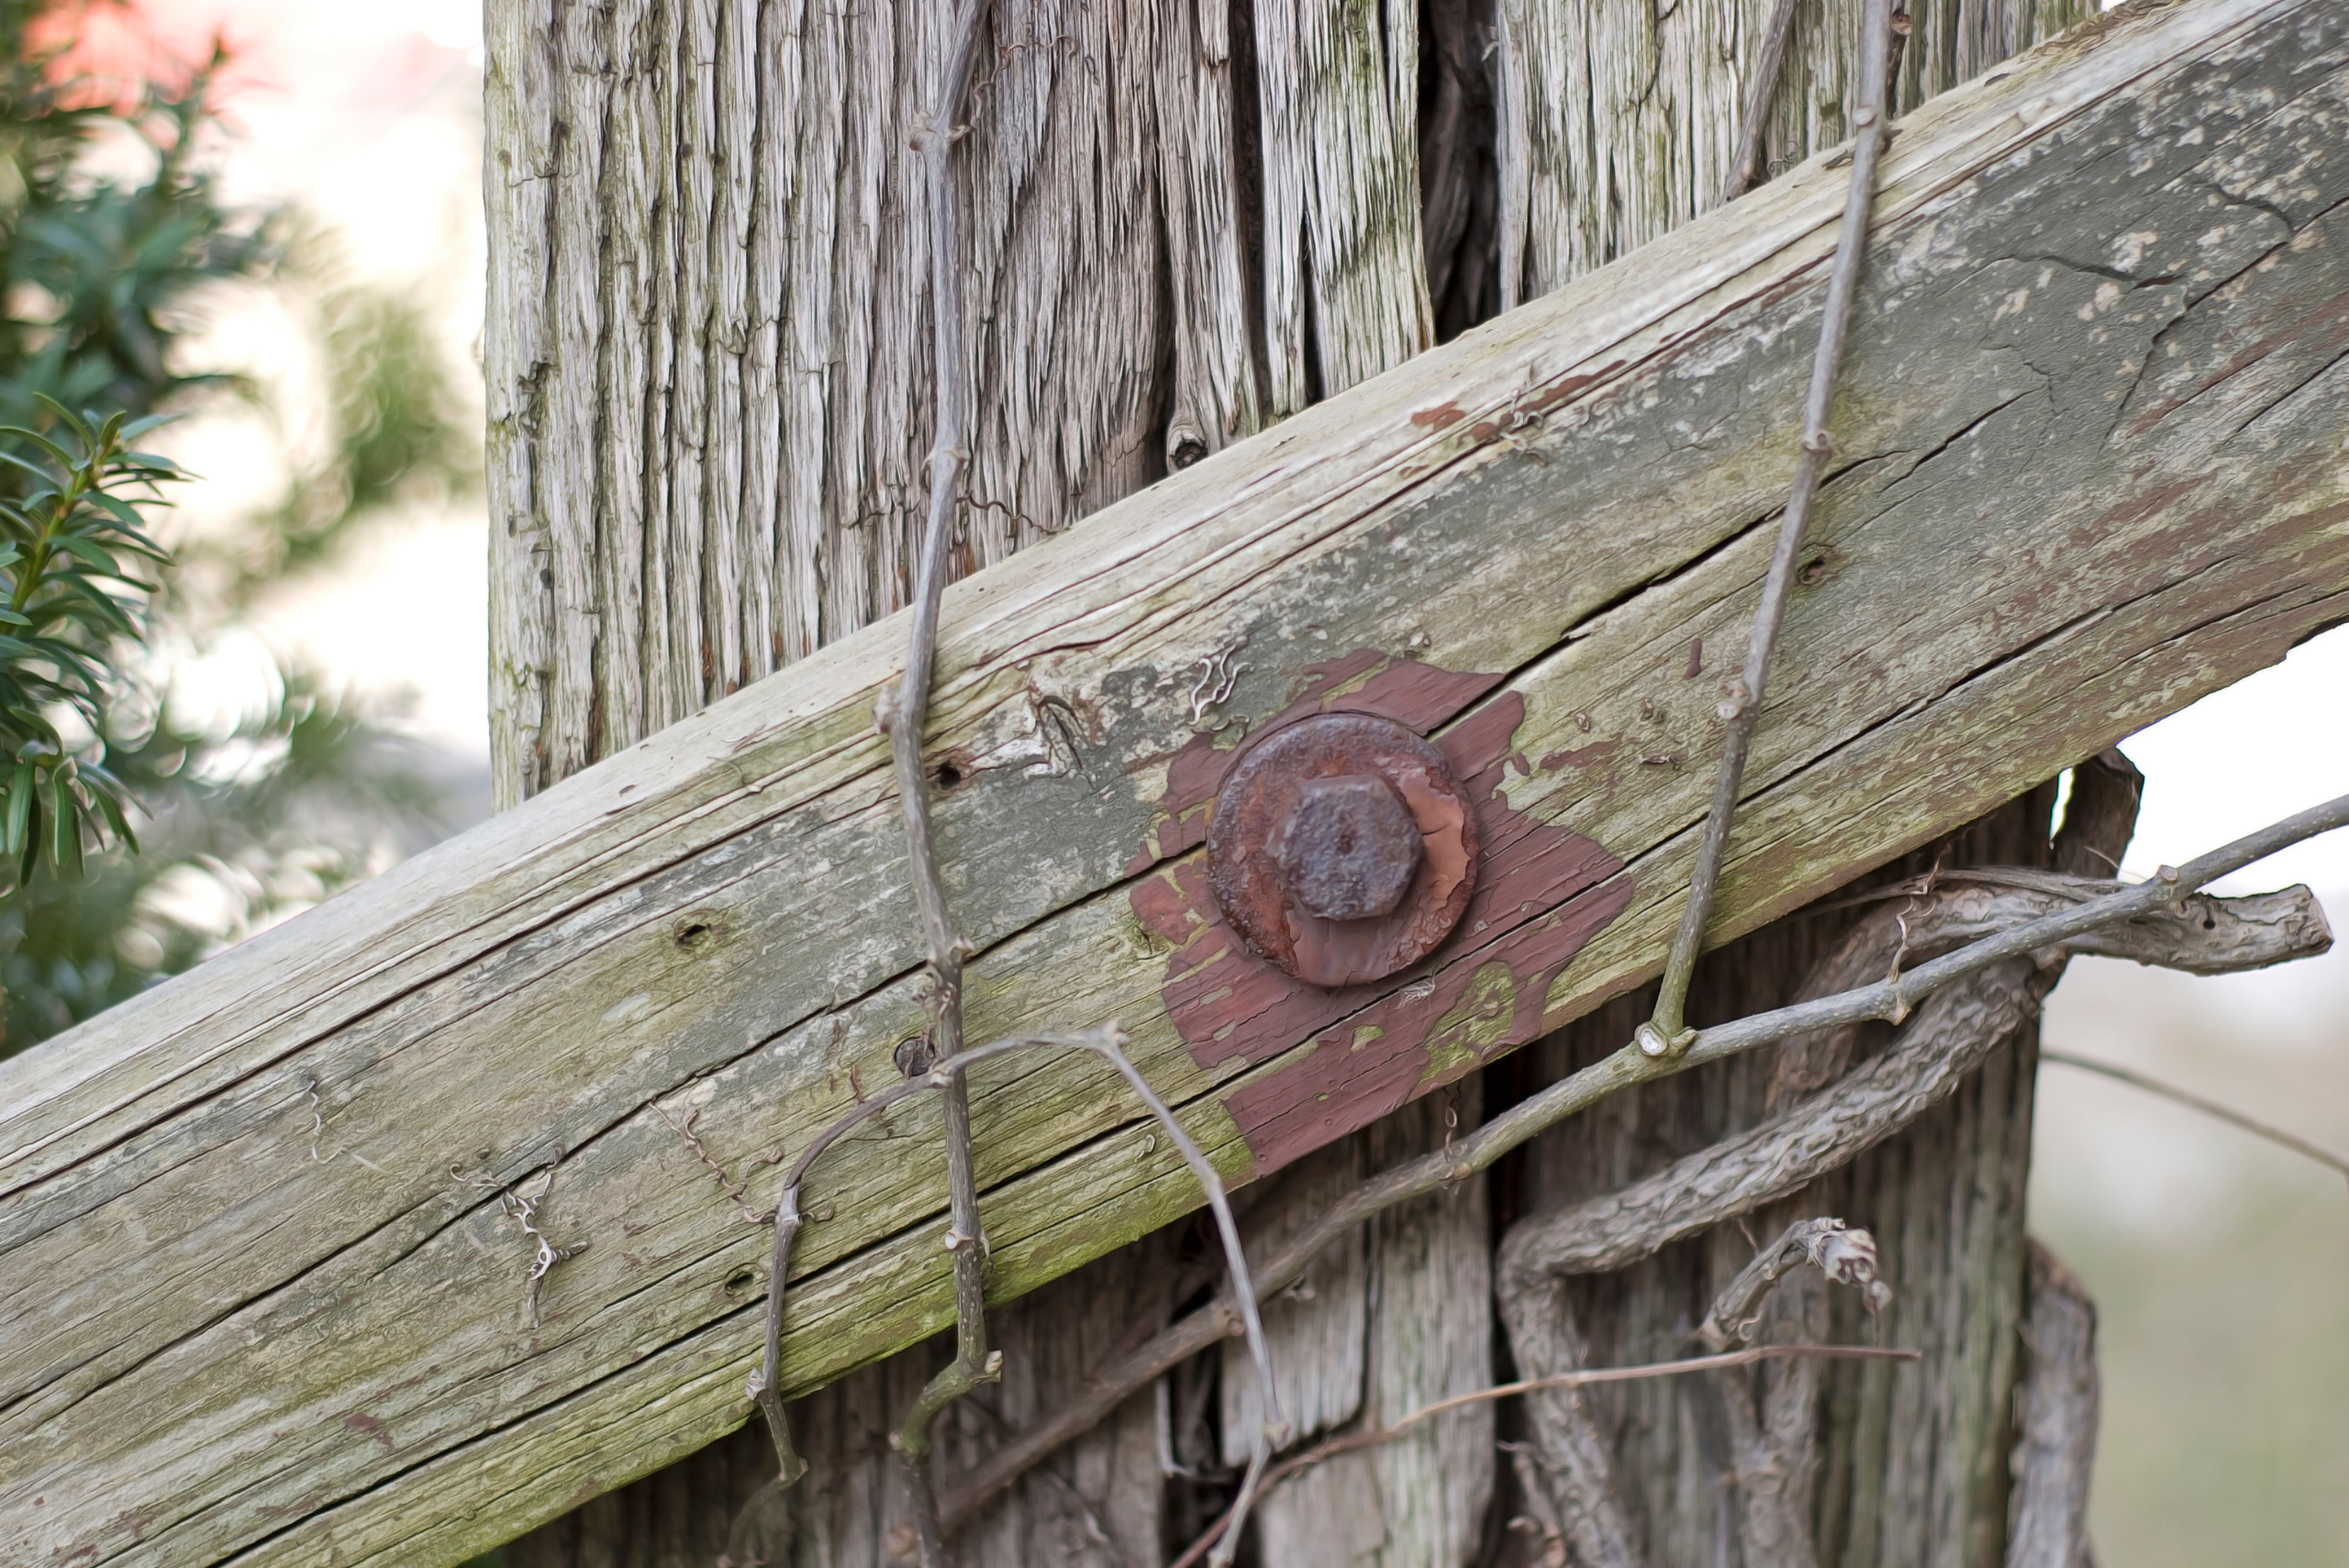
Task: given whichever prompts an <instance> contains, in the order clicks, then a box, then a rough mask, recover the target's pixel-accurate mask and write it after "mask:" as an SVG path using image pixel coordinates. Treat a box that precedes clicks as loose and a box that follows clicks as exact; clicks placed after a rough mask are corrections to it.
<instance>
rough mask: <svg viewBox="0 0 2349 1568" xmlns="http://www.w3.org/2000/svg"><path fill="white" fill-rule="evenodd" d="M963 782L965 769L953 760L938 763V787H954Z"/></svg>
mask: <svg viewBox="0 0 2349 1568" xmlns="http://www.w3.org/2000/svg"><path fill="white" fill-rule="evenodd" d="M962 782H963V770H962V769H960V768H958V767H956V766H955V765H954V764H953V763H952V762H941V763H939V764H938V787H939V788H941V789H952V788H954V787H955V786H956V785H958V784H961V783H962Z"/></svg>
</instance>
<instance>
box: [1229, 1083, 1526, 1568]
mask: <svg viewBox="0 0 2349 1568" xmlns="http://www.w3.org/2000/svg"><path fill="white" fill-rule="evenodd" d="M1479 1089H1480V1085H1479V1084H1478V1082H1477V1080H1476V1079H1475V1078H1473V1077H1472V1078H1467V1079H1464V1080H1462V1081H1461V1082H1460V1083H1458V1084H1453V1086H1451V1087H1450V1088H1448V1089H1446V1090H1445V1091H1444V1092H1443V1093H1442V1094H1439V1095H1430V1096H1429V1097H1427V1098H1426V1099H1422V1100H1419V1101H1415V1102H1414V1103H1413V1104H1411V1105H1409V1106H1405V1107H1404V1108H1403V1109H1402V1110H1400V1111H1397V1112H1396V1113H1395V1114H1394V1115H1393V1116H1390V1117H1387V1118H1383V1119H1382V1120H1380V1121H1378V1122H1377V1123H1375V1124H1374V1125H1373V1126H1372V1127H1370V1128H1369V1129H1366V1130H1365V1131H1364V1132H1362V1133H1359V1134H1357V1135H1356V1136H1355V1137H1353V1138H1351V1139H1348V1140H1344V1141H1343V1142H1342V1143H1341V1144H1338V1145H1333V1146H1331V1147H1330V1148H1328V1149H1324V1150H1321V1151H1318V1152H1316V1153H1314V1154H1311V1155H1308V1156H1307V1158H1306V1159H1305V1160H1303V1161H1300V1162H1298V1163H1297V1166H1296V1167H1293V1168H1292V1172H1293V1173H1290V1174H1287V1175H1286V1178H1285V1179H1284V1180H1283V1181H1282V1182H1281V1183H1280V1184H1279V1188H1278V1191H1277V1193H1276V1195H1275V1197H1274V1198H1273V1199H1272V1200H1271V1201H1268V1202H1267V1203H1265V1204H1264V1205H1261V1206H1258V1207H1256V1208H1254V1209H1252V1211H1251V1213H1250V1215H1249V1221H1248V1233H1249V1237H1250V1243H1251V1245H1252V1246H1255V1245H1258V1244H1260V1243H1259V1242H1258V1240H1257V1239H1258V1238H1259V1237H1262V1238H1264V1242H1265V1243H1269V1242H1270V1241H1271V1240H1274V1239H1275V1238H1276V1237H1278V1236H1280V1235H1281V1234H1283V1233H1285V1232H1286V1231H1288V1230H1291V1229H1294V1225H1295V1222H1296V1221H1297V1220H1301V1219H1305V1218H1311V1217H1312V1216H1313V1215H1315V1214H1318V1213H1319V1212H1322V1211H1324V1210H1326V1208H1327V1207H1328V1206H1329V1204H1330V1201H1331V1199H1332V1198H1334V1197H1335V1196H1337V1195H1341V1194H1342V1193H1343V1192H1345V1191H1346V1190H1348V1188H1349V1187H1351V1186H1352V1185H1353V1184H1354V1183H1357V1182H1359V1181H1360V1180H1361V1179H1362V1178H1363V1177H1364V1175H1367V1174H1369V1173H1374V1172H1376V1171H1382V1170H1385V1169H1387V1168H1388V1167H1390V1166H1392V1165H1396V1164H1398V1163H1400V1162H1403V1161H1404V1160H1407V1159H1408V1158H1410V1157H1411V1156H1413V1155H1417V1154H1421V1153H1425V1152H1426V1151H1429V1150H1431V1149H1435V1148H1440V1147H1442V1143H1443V1141H1444V1140H1445V1139H1446V1138H1447V1137H1451V1136H1454V1135H1456V1134H1457V1133H1458V1132H1460V1131H1461V1130H1463V1129H1471V1128H1474V1127H1475V1124H1476V1122H1477V1120H1478V1119H1479V1118H1478V1115H1477V1112H1478V1108H1479V1106H1480V1104H1481V1095H1480V1093H1479ZM1267 1209H1272V1210H1276V1211H1277V1212H1275V1213H1267V1212H1265V1211H1266V1210H1267ZM1366 1230H1367V1234H1365V1233H1364V1231H1356V1232H1355V1233H1353V1235H1351V1236H1349V1237H1348V1238H1346V1240H1344V1241H1343V1242H1342V1243H1341V1244H1340V1245H1338V1246H1334V1247H1332V1248H1330V1251H1328V1252H1326V1253H1324V1254H1323V1255H1322V1257H1321V1258H1319V1259H1317V1260H1316V1261H1315V1263H1314V1265H1313V1266H1312V1268H1311V1269H1310V1270H1308V1273H1307V1274H1306V1276H1305V1278H1304V1279H1303V1280H1302V1281H1300V1282H1299V1284H1298V1286H1297V1287H1294V1288H1292V1289H1291V1290H1290V1291H1288V1292H1286V1293H1284V1294H1283V1295H1282V1296H1278V1297H1275V1300H1274V1301H1273V1302H1272V1303H1270V1304H1268V1306H1267V1307H1266V1309H1265V1313H1264V1331H1265V1336H1266V1339H1267V1340H1268V1341H1269V1342H1270V1344H1271V1347H1272V1352H1273V1370H1274V1375H1275V1378H1276V1379H1277V1380H1278V1382H1279V1385H1280V1391H1281V1397H1282V1408H1281V1414H1282V1416H1283V1417H1284V1418H1286V1420H1287V1421H1288V1422H1289V1423H1290V1424H1291V1426H1292V1427H1294V1428H1295V1429H1296V1436H1297V1440H1298V1441H1303V1440H1306V1439H1308V1437H1310V1436H1311V1435H1312V1434H1314V1433H1319V1432H1327V1431H1330V1430H1333V1429H1375V1428H1377V1427H1383V1426H1386V1425H1388V1424H1390V1423H1392V1422H1394V1421H1397V1420H1399V1419H1400V1418H1403V1417H1404V1416H1407V1415H1408V1414H1410V1413H1411V1412H1412V1411H1414V1410H1418V1409H1419V1408H1421V1407H1424V1406H1427V1405H1431V1404H1433V1403H1435V1402H1436V1401H1437V1400H1439V1399H1443V1398H1448V1397H1450V1396H1453V1395H1455V1394H1464V1393H1467V1392H1469V1391H1471V1390H1473V1389H1477V1388H1482V1387H1486V1386H1487V1385H1490V1384H1491V1382H1492V1381H1493V1377H1492V1344H1493V1318H1492V1296H1491V1291H1490V1288H1489V1284H1488V1283H1487V1282H1488V1279H1489V1276H1490V1273H1491V1257H1490V1251H1489V1249H1490V1240H1489V1234H1488V1231H1489V1225H1488V1219H1487V1215H1486V1204H1485V1192H1484V1187H1483V1184H1481V1183H1470V1184H1465V1185H1464V1186H1463V1187H1462V1188H1460V1189H1459V1190H1458V1191H1456V1192H1454V1193H1453V1194H1450V1195H1446V1196H1445V1197H1442V1198H1441V1199H1435V1200H1430V1201H1423V1202H1419V1203H1413V1204H1409V1205H1406V1206H1404V1207H1400V1208H1398V1209H1397V1210H1395V1211H1393V1212H1392V1213H1389V1214H1386V1215H1382V1216H1381V1217H1380V1218H1379V1219H1378V1220H1377V1221H1376V1222H1375V1223H1374V1224H1372V1225H1371V1226H1369V1227H1367V1228H1366ZM1222 1362H1223V1366H1222V1393H1223V1419H1222V1429H1223V1443H1224V1454H1223V1457H1224V1461H1225V1462H1226V1463H1227V1464H1235V1465H1236V1464H1242V1463H1245V1462H1246V1461H1247V1458H1248V1455H1249V1451H1250V1449H1251V1446H1252V1444H1253V1442H1254V1440H1255V1433H1256V1431H1257V1429H1258V1426H1259V1424H1260V1422H1261V1419H1262V1418H1261V1416H1260V1414H1259V1407H1258V1403H1257V1399H1256V1395H1255V1383H1254V1377H1253V1374H1252V1369H1251V1367H1250V1365H1249V1362H1248V1358H1247V1356H1246V1354H1245V1353H1244V1352H1241V1353H1238V1354H1235V1353H1233V1352H1232V1351H1231V1350H1230V1348H1229V1347H1227V1348H1226V1349H1225V1350H1224V1351H1223V1354H1222ZM1492 1485H1493V1413H1492V1407H1491V1406H1490V1405H1486V1404H1478V1405H1472V1406H1468V1407H1464V1408H1463V1409H1462V1410H1460V1411H1458V1412H1457V1413H1455V1414H1452V1415H1448V1416H1445V1417H1442V1418H1438V1419H1437V1420H1435V1421H1432V1422H1430V1423H1428V1425H1427V1427H1426V1429H1423V1430H1417V1431H1414V1432H1412V1433H1411V1434H1410V1435H1409V1436H1408V1437H1406V1438H1403V1439H1399V1440H1394V1441H1390V1442H1386V1443H1383V1444H1380V1445H1377V1446H1376V1447H1374V1448H1369V1449H1364V1450H1356V1451H1352V1452H1349V1453H1344V1454H1341V1455H1339V1456H1338V1457H1336V1458H1334V1459H1331V1460H1330V1461H1328V1462H1324V1463H1322V1464H1319V1465H1316V1466H1314V1467H1313V1468H1311V1469H1309V1470H1308V1471H1306V1472H1304V1473H1301V1474H1299V1475H1297V1477H1295V1478H1294V1479H1292V1480H1290V1481H1288V1482H1286V1483H1284V1484H1282V1485H1278V1486H1275V1487H1274V1488H1273V1489H1271V1490H1270V1491H1268V1492H1267V1493H1266V1494H1265V1495H1264V1499H1263V1501H1262V1502H1261V1503H1260V1504H1259V1505H1258V1507H1257V1509H1256V1512H1255V1515H1254V1520H1255V1524H1254V1528H1255V1529H1256V1531H1257V1538H1258V1540H1259V1542H1260V1546H1259V1551H1260V1554H1261V1556H1262V1558H1263V1560H1264V1561H1265V1562H1300V1563H1302V1562H1311V1563H1317V1564H1319V1563H1328V1564H1331V1565H1332V1568H1341V1565H1342V1568H1353V1565H1356V1564H1360V1565H1363V1568H1431V1565H1438V1568H1448V1565H1459V1568H1464V1565H1465V1564H1467V1563H1468V1562H1471V1561H1472V1560H1473V1557H1474V1553H1475V1549H1476V1547H1477V1545H1478V1536H1479V1530H1480V1528H1481V1526H1482V1524H1483V1521H1484V1514H1485V1505H1486V1501H1487V1499H1488V1498H1489V1497H1490V1496H1491V1494H1492Z"/></svg>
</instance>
